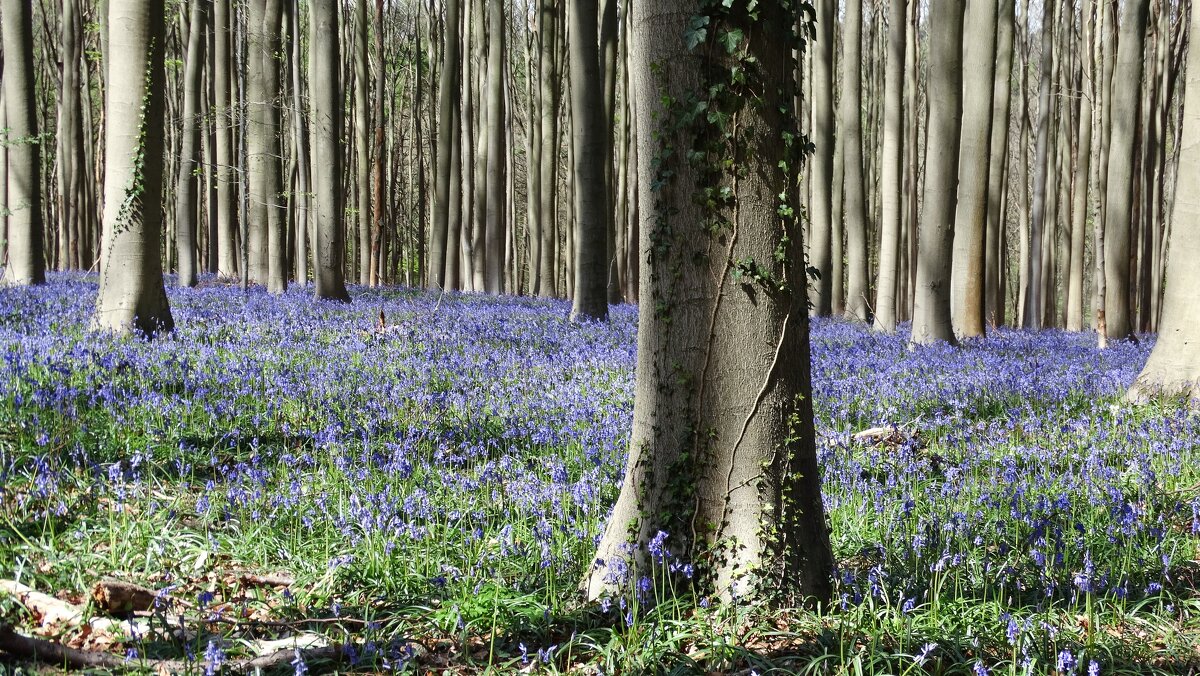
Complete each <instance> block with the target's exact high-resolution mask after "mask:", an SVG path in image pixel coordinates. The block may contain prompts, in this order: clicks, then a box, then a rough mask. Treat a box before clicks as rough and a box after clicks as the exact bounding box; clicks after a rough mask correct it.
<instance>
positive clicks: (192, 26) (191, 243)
mask: <svg viewBox="0 0 1200 676" xmlns="http://www.w3.org/2000/svg"><path fill="white" fill-rule="evenodd" d="M207 11H208V3H206V2H204V1H203V0H191V8H190V14H191V20H190V21H189V28H188V50H187V63H186V64H185V66H184V74H183V133H182V148H181V149H180V152H179V167H178V174H177V175H176V178H175V250H176V256H177V257H178V260H179V280H178V282H179V286H195V285H196V283H197V282H198V281H199V275H198V272H199V271H198V266H197V265H196V250H197V247H196V221H197V217H196V214H197V213H198V209H197V207H198V205H197V201H198V198H199V192H200V175H199V172H198V171H197V170H198V169H200V168H201V167H200V74H201V72H202V67H203V65H204V23H205V13H206V12H207Z"/></svg>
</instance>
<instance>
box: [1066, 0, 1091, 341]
mask: <svg viewBox="0 0 1200 676" xmlns="http://www.w3.org/2000/svg"><path fill="white" fill-rule="evenodd" d="M1091 5H1092V3H1090V2H1084V5H1083V22H1082V23H1083V26H1082V44H1081V49H1080V56H1081V57H1082V61H1083V87H1084V95H1083V98H1082V99H1081V100H1080V102H1079V120H1078V130H1079V131H1078V138H1079V152H1078V156H1077V158H1076V161H1075V192H1074V196H1073V204H1072V206H1071V267H1070V270H1069V271H1068V275H1067V305H1066V313H1067V321H1066V328H1067V330H1068V331H1082V330H1083V268H1084V260H1083V256H1084V251H1083V245H1084V239H1085V237H1086V230H1087V216H1088V187H1089V186H1088V180H1089V179H1090V178H1091V174H1092V166H1091V159H1092V106H1093V105H1094V101H1095V100H1096V94H1095V87H1094V85H1093V83H1094V80H1093V78H1092V77H1091V73H1092V63H1091V54H1092V47H1091V43H1092V8H1091Z"/></svg>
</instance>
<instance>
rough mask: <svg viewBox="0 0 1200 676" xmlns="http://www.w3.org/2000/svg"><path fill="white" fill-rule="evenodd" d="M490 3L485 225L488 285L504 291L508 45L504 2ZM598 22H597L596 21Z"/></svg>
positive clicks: (485, 279)
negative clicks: (505, 99) (506, 61)
mask: <svg viewBox="0 0 1200 676" xmlns="http://www.w3.org/2000/svg"><path fill="white" fill-rule="evenodd" d="M487 5H488V16H487V19H488V52H487V61H488V79H487V136H486V138H487V142H488V149H487V176H486V178H487V185H486V188H487V204H486V214H485V217H486V225H485V227H484V243H483V246H484V249H485V250H486V254H485V258H484V287H483V290H484V291H487V292H488V293H501V292H503V291H504V231H505V226H506V221H507V218H506V216H507V213H508V209H507V208H506V206H507V204H506V200H505V193H506V192H507V190H506V189H505V187H506V186H507V185H508V180H507V176H506V172H505V168H506V166H507V165H506V159H505V152H504V149H505V145H506V144H505V135H506V125H505V123H504V119H505V115H504V79H505V69H504V60H505V58H506V56H507V49H506V47H505V26H504V3H503V2H489V3H487ZM592 23H593V24H594V23H595V22H594V21H593V22H592Z"/></svg>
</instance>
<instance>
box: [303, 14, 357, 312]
mask: <svg viewBox="0 0 1200 676" xmlns="http://www.w3.org/2000/svg"><path fill="white" fill-rule="evenodd" d="M311 7H312V16H311V17H310V19H309V36H310V39H311V42H310V43H309V44H311V45H312V53H311V54H309V59H308V69H309V70H308V80H309V82H310V83H311V85H312V93H311V106H312V112H311V115H312V121H311V124H310V127H311V128H312V141H313V156H314V157H317V158H320V159H318V160H317V161H316V162H314V163H313V185H314V187H315V190H314V192H315V195H314V199H313V203H314V206H315V207H316V217H317V219H316V220H317V225H316V239H315V241H314V242H313V272H314V277H315V281H316V297H317V298H323V299H326V300H339V301H345V302H349V301H350V294H349V293H348V292H347V291H346V242H345V236H346V234H345V232H346V230H345V227H346V226H345V213H344V211H343V210H342V205H343V198H342V194H343V193H342V153H341V152H340V150H341V148H340V146H341V130H342V103H341V87H340V82H341V78H340V76H339V70H340V68H339V65H340V58H341V34H340V33H339V30H338V13H337V6H336V5H334V4H333V3H332V2H314V3H313V4H312V5H311Z"/></svg>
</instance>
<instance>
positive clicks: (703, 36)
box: [683, 16, 708, 50]
mask: <svg viewBox="0 0 1200 676" xmlns="http://www.w3.org/2000/svg"><path fill="white" fill-rule="evenodd" d="M707 39H708V17H707V16H693V17H692V18H691V20H690V21H688V27H687V30H685V31H684V33H683V44H684V46H686V47H687V48H688V50H693V49H695V48H696V46H697V45H699V44H700V43H702V42H704V41H705V40H707Z"/></svg>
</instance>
